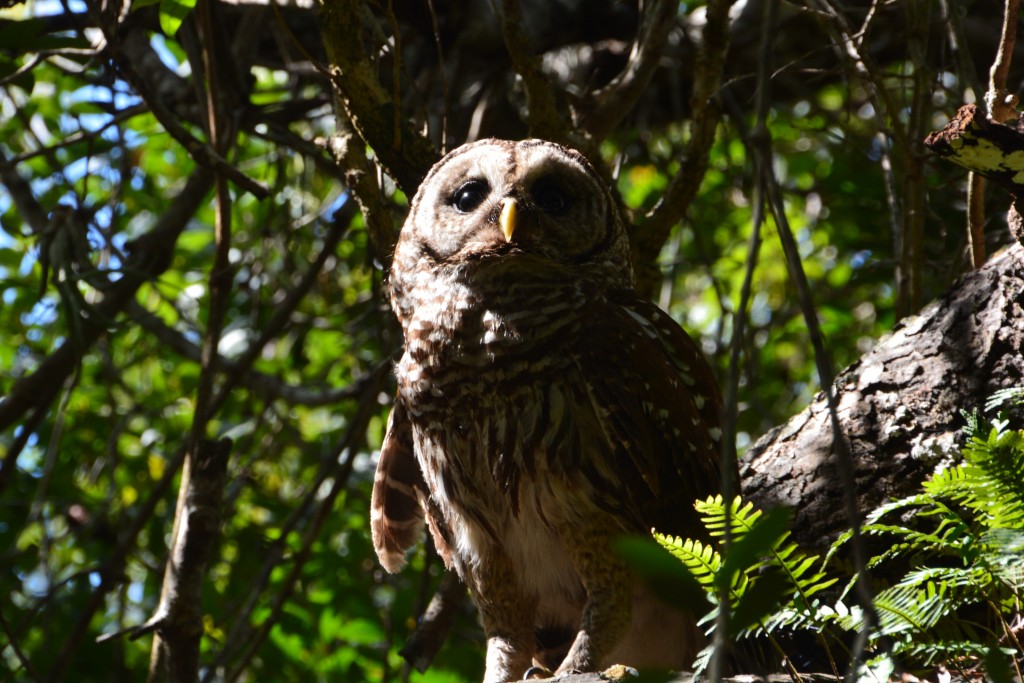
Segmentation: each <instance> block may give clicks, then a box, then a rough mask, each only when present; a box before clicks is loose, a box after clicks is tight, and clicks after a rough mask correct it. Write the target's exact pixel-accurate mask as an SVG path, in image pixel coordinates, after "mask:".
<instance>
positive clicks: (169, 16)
mask: <svg viewBox="0 0 1024 683" xmlns="http://www.w3.org/2000/svg"><path fill="white" fill-rule="evenodd" d="M195 6H196V0H160V28H161V29H162V30H163V32H164V34H165V35H167V36H169V37H173V36H174V35H175V34H176V33H177V32H178V29H179V28H181V22H183V21H184V20H185V17H186V16H188V13H189V12H191V11H192V10H193V9H194V8H195Z"/></svg>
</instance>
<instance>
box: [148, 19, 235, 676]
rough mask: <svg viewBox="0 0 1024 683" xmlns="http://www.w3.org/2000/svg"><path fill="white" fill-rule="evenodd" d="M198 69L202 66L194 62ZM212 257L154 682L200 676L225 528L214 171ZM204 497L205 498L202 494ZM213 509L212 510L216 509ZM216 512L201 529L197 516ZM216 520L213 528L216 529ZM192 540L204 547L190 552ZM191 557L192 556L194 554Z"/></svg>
mask: <svg viewBox="0 0 1024 683" xmlns="http://www.w3.org/2000/svg"><path fill="white" fill-rule="evenodd" d="M211 1H212V0H200V1H199V3H198V4H197V7H196V10H197V12H196V15H197V18H198V21H197V25H198V31H199V40H200V45H201V51H202V67H203V68H202V73H203V74H205V76H206V80H205V82H200V81H198V80H197V86H200V93H201V96H202V99H203V100H204V104H205V105H206V107H205V109H206V129H207V135H208V136H209V139H210V144H211V145H212V148H213V150H214V152H215V153H216V154H217V155H218V156H220V155H223V154H225V153H226V152H227V150H228V149H230V147H231V145H232V144H233V140H234V137H235V134H236V130H235V127H234V126H233V125H231V124H230V123H229V118H228V117H227V116H226V115H225V112H224V110H223V107H222V105H221V87H222V84H221V82H220V78H219V74H220V69H219V67H220V64H218V62H217V61H216V58H215V56H214V50H213V44H214V41H215V40H216V39H215V37H214V31H213V18H212V15H211V12H212V10H211V7H210V3H211ZM193 71H194V72H196V71H198V70H197V69H196V68H195V67H193ZM214 188H215V211H214V229H213V233H214V258H213V264H212V266H211V268H210V275H209V292H210V297H209V307H208V309H207V320H206V334H205V335H204V337H203V348H202V352H201V354H200V370H199V383H198V386H197V387H196V394H195V409H194V413H193V417H192V428H191V431H190V433H189V435H188V445H187V448H186V452H187V454H188V455H187V457H186V458H185V463H184V467H183V469H182V473H181V483H180V485H179V489H178V502H177V506H176V510H175V515H174V527H173V530H172V531H171V553H170V556H169V557H168V559H167V564H166V566H165V569H164V580H163V585H162V587H161V591H160V603H159V605H158V608H157V614H156V615H154V616H153V617H152V618H151V619H150V623H153V622H156V623H159V624H160V625H159V626H158V628H157V633H156V636H155V637H154V638H153V645H152V654H151V656H150V665H149V681H150V683H152V682H153V681H170V682H171V683H191V682H192V681H196V680H198V677H199V645H200V638H201V636H202V632H203V627H202V623H203V614H202V606H201V601H199V600H198V597H199V595H200V594H201V592H202V586H203V580H204V578H205V577H204V572H205V569H206V559H207V557H206V556H207V554H208V552H209V550H208V549H209V548H210V547H212V546H213V538H215V537H216V532H217V529H218V527H219V520H220V516H219V513H217V512H216V511H217V510H219V509H220V502H221V496H222V495H223V491H224V479H225V478H226V472H227V459H228V455H229V453H230V450H231V445H230V441H227V442H226V443H224V442H221V443H220V444H219V445H218V446H216V447H214V446H213V445H212V444H211V442H209V441H208V440H207V439H206V431H207V425H208V424H209V422H210V420H211V419H212V418H213V416H214V414H215V412H216V409H214V408H212V407H211V406H210V402H211V398H212V394H213V386H214V379H215V377H216V375H217V372H218V367H217V361H218V359H219V356H218V354H217V347H218V346H219V344H220V339H221V333H222V331H223V329H224V321H225V317H226V315H227V310H228V307H229V297H230V295H231V289H232V286H233V284H234V283H233V277H232V268H231V260H230V257H229V254H230V251H231V196H230V194H229V193H228V186H227V180H226V174H223V173H220V172H218V173H217V174H216V176H215V178H214ZM200 496H203V498H202V499H201V500H200ZM211 508H212V509H213V510H214V512H213V513H211V512H210V509H211ZM208 517H212V518H213V523H212V524H210V525H206V526H205V527H204V528H203V529H201V530H199V532H198V533H197V532H196V530H195V527H196V519H194V518H197V519H198V518H202V519H206V518H208ZM210 527H212V528H210ZM191 545H197V546H198V548H199V549H198V550H193V551H191V554H190V555H188V556H186V555H185V554H184V553H185V551H186V550H189V548H190V546H191ZM190 558H191V560H190Z"/></svg>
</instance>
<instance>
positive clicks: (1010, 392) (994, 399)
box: [985, 387, 1024, 413]
mask: <svg viewBox="0 0 1024 683" xmlns="http://www.w3.org/2000/svg"><path fill="white" fill-rule="evenodd" d="M1019 405H1024V387H1010V388H1009V389H999V390H998V391H996V392H994V393H993V394H992V395H991V396H989V397H988V400H987V401H985V412H986V413H991V412H992V411H994V410H998V409H999V408H1002V407H1003V406H1019Z"/></svg>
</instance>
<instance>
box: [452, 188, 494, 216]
mask: <svg viewBox="0 0 1024 683" xmlns="http://www.w3.org/2000/svg"><path fill="white" fill-rule="evenodd" d="M489 189H490V188H488V187H487V183H485V182H484V181H482V180H470V181H469V182H468V183H466V184H464V185H463V186H462V187H460V188H459V189H457V190H456V191H455V194H454V195H452V206H454V207H455V208H456V210H458V212H459V213H469V212H470V211H472V210H473V209H475V208H476V207H478V206H480V205H481V204H483V201H484V199H486V198H487V191H488V190H489Z"/></svg>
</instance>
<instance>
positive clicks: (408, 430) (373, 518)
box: [370, 398, 427, 573]
mask: <svg viewBox="0 0 1024 683" xmlns="http://www.w3.org/2000/svg"><path fill="white" fill-rule="evenodd" d="M426 488H427V487H426V484H425V483H424V482H423V474H422V472H420V466H419V464H418V463H417V462H416V455H415V453H414V451H413V440H412V425H411V424H410V423H409V416H408V414H407V413H406V410H405V403H404V402H403V401H402V399H401V398H398V399H396V400H395V406H394V408H392V409H391V415H390V416H389V417H388V429H387V433H386V434H385V435H384V443H383V444H381V447H380V459H379V460H378V461H377V472H376V474H375V475H374V477H373V495H372V497H371V498H370V530H371V532H372V534H373V548H374V550H376V551H377V557H378V559H380V563H381V564H382V565H383V566H384V568H385V569H387V570H388V571H389V572H392V573H393V572H397V571H398V570H399V569H401V568H402V566H403V565H405V551H406V550H408V549H409V548H410V547H412V545H413V544H414V543H416V541H417V540H418V539H419V538H420V535H421V532H422V530H423V508H422V507H421V505H420V496H421V494H420V493H419V492H421V491H426Z"/></svg>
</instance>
